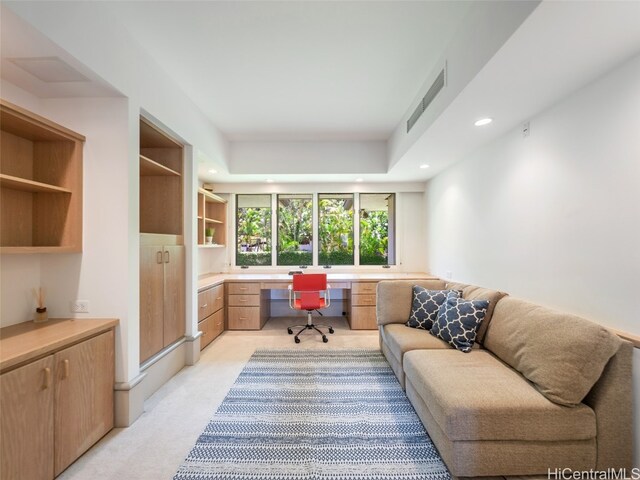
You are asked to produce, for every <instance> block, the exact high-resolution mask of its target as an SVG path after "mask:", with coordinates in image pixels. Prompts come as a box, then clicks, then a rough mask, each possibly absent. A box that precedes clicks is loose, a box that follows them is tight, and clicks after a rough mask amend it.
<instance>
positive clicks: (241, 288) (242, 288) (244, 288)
mask: <svg viewBox="0 0 640 480" xmlns="http://www.w3.org/2000/svg"><path fill="white" fill-rule="evenodd" d="M246 289H247V287H240V288H239V290H246Z"/></svg>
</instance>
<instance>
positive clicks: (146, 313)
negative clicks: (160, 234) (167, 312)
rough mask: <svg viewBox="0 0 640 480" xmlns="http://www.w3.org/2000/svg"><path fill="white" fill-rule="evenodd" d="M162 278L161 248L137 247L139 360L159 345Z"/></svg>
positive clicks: (161, 341)
mask: <svg viewBox="0 0 640 480" xmlns="http://www.w3.org/2000/svg"><path fill="white" fill-rule="evenodd" d="M163 279H164V256H163V252H162V247H160V246H142V247H140V362H143V361H145V360H146V359H147V358H149V357H150V356H151V355H153V354H155V353H158V352H159V351H160V350H162V347H163V338H162V337H163V334H162V330H163V318H164V314H163V311H164V291H163V288H164V284H163Z"/></svg>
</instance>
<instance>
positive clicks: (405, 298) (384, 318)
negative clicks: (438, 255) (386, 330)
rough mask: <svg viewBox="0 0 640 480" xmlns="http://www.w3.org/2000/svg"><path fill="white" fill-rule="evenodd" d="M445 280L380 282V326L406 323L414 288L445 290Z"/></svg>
mask: <svg viewBox="0 0 640 480" xmlns="http://www.w3.org/2000/svg"><path fill="white" fill-rule="evenodd" d="M444 284H445V282H444V280H438V279H433V280H383V281H381V282H378V286H377V299H376V319H377V322H378V325H386V324H388V323H406V322H407V319H408V318H409V314H410V313H411V299H412V295H413V286H414V285H420V286H421V287H424V288H428V289H430V290H443V289H444Z"/></svg>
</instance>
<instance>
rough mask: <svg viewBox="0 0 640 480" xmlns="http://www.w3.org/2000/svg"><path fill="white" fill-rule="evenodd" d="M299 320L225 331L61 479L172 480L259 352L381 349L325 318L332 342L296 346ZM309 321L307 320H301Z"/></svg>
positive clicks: (371, 338)
mask: <svg viewBox="0 0 640 480" xmlns="http://www.w3.org/2000/svg"><path fill="white" fill-rule="evenodd" d="M300 320H301V319H300V318H295V319H293V318H273V319H271V320H269V321H268V322H267V324H266V325H265V328H264V329H263V330H261V331H256V332H225V333H223V334H222V335H221V336H220V337H219V338H218V339H216V340H215V341H214V342H213V343H212V344H211V345H209V346H208V347H207V348H206V349H205V350H204V351H203V352H202V353H203V354H202V356H201V358H200V361H199V362H198V363H197V364H196V365H194V366H192V367H185V368H184V369H182V370H181V371H180V372H179V373H178V374H177V375H176V376H175V377H173V378H172V379H171V380H170V381H169V382H167V383H166V384H165V385H164V386H163V387H162V388H160V390H158V391H157V392H156V393H155V394H154V395H153V396H152V397H151V398H149V400H147V402H146V404H145V413H144V414H143V415H142V416H141V417H140V418H139V419H138V420H137V421H136V422H135V423H134V424H133V425H132V426H130V427H129V428H124V429H123V428H117V429H114V430H112V431H111V432H110V433H109V434H108V435H107V436H106V437H105V438H103V439H102V440H101V441H100V442H99V443H98V444H97V445H95V446H94V447H93V448H92V449H90V450H89V451H88V452H87V453H85V454H84V455H83V456H82V457H81V458H79V459H78V460H77V461H76V462H75V463H74V464H73V465H71V466H70V467H69V468H68V469H67V470H66V471H65V472H63V473H62V475H61V476H60V477H58V478H60V479H65V480H70V479H73V480H107V479H109V480H138V479H140V480H146V479H149V480H163V479H167V480H168V479H171V478H172V477H173V475H174V474H175V472H176V471H177V470H178V467H179V466H180V464H181V463H182V462H183V460H184V459H185V457H186V456H187V454H188V453H189V451H190V450H191V448H192V447H193V445H194V444H195V443H196V440H197V439H198V436H199V435H200V434H201V433H202V430H203V429H204V427H205V426H206V425H207V423H208V422H209V420H210V419H211V417H212V416H213V414H214V412H215V411H216V410H217V408H218V407H219V406H220V404H221V403H222V400H223V399H224V397H225V396H226V395H227V393H228V392H229V389H230V388H231V386H232V385H233V383H234V382H235V380H236V378H237V377H238V375H239V374H240V372H241V371H242V369H243V368H244V366H245V364H246V363H247V361H248V360H249V358H250V357H251V355H252V354H253V352H254V351H255V350H256V348H294V347H295V348H300V349H305V348H307V349H326V348H378V333H377V331H372V330H366V331H356V330H349V329H348V326H347V324H346V322H345V321H344V320H343V319H340V318H329V317H325V318H323V319H322V320H323V321H322V322H320V321H319V322H318V323H330V324H333V327H334V329H335V330H336V333H335V334H333V335H330V336H329V343H326V344H325V343H322V338H321V337H320V335H317V334H315V335H310V334H307V333H305V334H303V335H301V336H300V339H301V343H299V344H297V345H296V344H295V343H293V336H291V335H287V332H286V328H287V325H290V324H293V323H301V322H300ZM302 323H304V319H302Z"/></svg>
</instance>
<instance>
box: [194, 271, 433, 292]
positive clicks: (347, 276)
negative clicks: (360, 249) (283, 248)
mask: <svg viewBox="0 0 640 480" xmlns="http://www.w3.org/2000/svg"><path fill="white" fill-rule="evenodd" d="M310 273H311V272H310ZM431 278H433V279H436V278H438V277H434V276H433V275H429V274H428V273H424V272H417V273H391V272H390V273H384V272H380V273H327V280H328V281H329V283H331V282H332V281H333V282H366V281H370V282H378V281H380V280H412V279H431ZM225 282H261V283H269V282H273V283H282V282H291V275H288V274H286V273H212V274H206V275H201V276H200V277H199V278H198V291H201V290H205V289H207V288H209V287H213V286H215V285H220V284H222V283H225Z"/></svg>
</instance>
